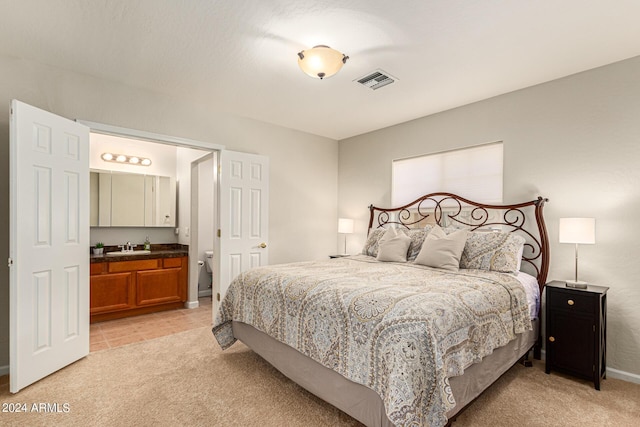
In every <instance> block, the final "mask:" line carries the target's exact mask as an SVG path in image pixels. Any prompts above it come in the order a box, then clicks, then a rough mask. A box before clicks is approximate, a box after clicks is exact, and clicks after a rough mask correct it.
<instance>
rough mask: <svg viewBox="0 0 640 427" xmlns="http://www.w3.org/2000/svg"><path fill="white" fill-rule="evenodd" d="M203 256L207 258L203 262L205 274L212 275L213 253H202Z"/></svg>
mask: <svg viewBox="0 0 640 427" xmlns="http://www.w3.org/2000/svg"><path fill="white" fill-rule="evenodd" d="M204 254H205V256H206V257H207V258H206V259H205V261H204V265H205V268H206V269H207V273H213V251H204Z"/></svg>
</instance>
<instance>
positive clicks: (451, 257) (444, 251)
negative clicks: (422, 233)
mask: <svg viewBox="0 0 640 427" xmlns="http://www.w3.org/2000/svg"><path fill="white" fill-rule="evenodd" d="M468 233H469V232H468V230H466V229H461V230H458V231H454V232H453V233H451V234H445V232H444V231H443V230H442V228H440V227H438V226H435V227H433V229H432V230H431V231H430V232H429V234H428V235H427V237H426V238H425V239H424V243H423V244H422V249H420V253H419V254H418V256H417V257H416V260H415V263H416V264H421V265H426V266H428V267H435V268H442V269H445V270H453V271H457V270H458V268H459V265H460V256H461V255H462V251H463V250H464V244H465V242H466V241H467V234H468Z"/></svg>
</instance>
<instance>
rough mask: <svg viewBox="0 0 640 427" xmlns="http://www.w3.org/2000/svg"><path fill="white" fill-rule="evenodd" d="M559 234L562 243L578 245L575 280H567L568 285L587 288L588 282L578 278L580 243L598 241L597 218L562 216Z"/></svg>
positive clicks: (590, 243) (589, 243)
mask: <svg viewBox="0 0 640 427" xmlns="http://www.w3.org/2000/svg"><path fill="white" fill-rule="evenodd" d="M558 234H559V240H560V243H573V244H575V245H576V274H575V280H567V281H566V282H567V286H568V287H571V288H581V289H585V288H586V287H587V283H586V282H582V281H579V280H578V245H579V244H581V245H585V244H588V245H592V244H594V243H595V242H596V220H595V218H560V224H559V233H558Z"/></svg>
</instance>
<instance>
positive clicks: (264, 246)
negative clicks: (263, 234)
mask: <svg viewBox="0 0 640 427" xmlns="http://www.w3.org/2000/svg"><path fill="white" fill-rule="evenodd" d="M258 247H259V248H262V249H264V248H266V247H267V244H266V243H265V242H262V243H260V244H259V245H258Z"/></svg>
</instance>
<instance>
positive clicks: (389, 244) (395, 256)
mask: <svg viewBox="0 0 640 427" xmlns="http://www.w3.org/2000/svg"><path fill="white" fill-rule="evenodd" d="M410 243H411V238H410V237H409V236H407V235H406V234H404V232H402V231H400V230H396V229H395V228H390V229H388V230H387V231H386V232H385V233H384V235H383V236H382V238H381V239H380V240H379V241H378V256H377V257H376V258H377V259H378V261H393V262H406V261H407V249H409V244H410Z"/></svg>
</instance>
